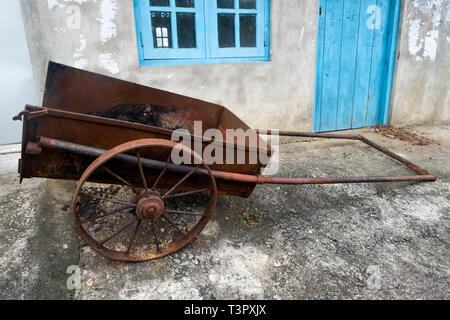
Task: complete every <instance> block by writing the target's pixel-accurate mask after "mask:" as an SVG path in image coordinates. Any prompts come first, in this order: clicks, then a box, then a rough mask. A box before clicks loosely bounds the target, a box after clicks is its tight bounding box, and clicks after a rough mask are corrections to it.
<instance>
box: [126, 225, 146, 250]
mask: <svg viewBox="0 0 450 320" xmlns="http://www.w3.org/2000/svg"><path fill="white" fill-rule="evenodd" d="M141 222H142V220H138V222H137V223H136V228H135V229H134V233H133V237H132V238H131V241H130V244H129V245H128V248H127V252H126V253H125V254H126V255H127V256H128V255H129V254H130V250H131V247H132V246H133V243H134V240H135V239H136V234H137V232H138V230H139V226H140V225H141Z"/></svg>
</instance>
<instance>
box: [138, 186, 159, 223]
mask: <svg viewBox="0 0 450 320" xmlns="http://www.w3.org/2000/svg"><path fill="white" fill-rule="evenodd" d="M136 213H137V216H138V218H139V219H141V220H149V221H154V220H156V219H158V218H159V217H161V215H162V214H163V213H164V202H163V201H162V199H161V195H160V194H159V193H158V192H149V193H148V194H147V195H143V196H142V197H140V199H139V200H138V202H137V207H136Z"/></svg>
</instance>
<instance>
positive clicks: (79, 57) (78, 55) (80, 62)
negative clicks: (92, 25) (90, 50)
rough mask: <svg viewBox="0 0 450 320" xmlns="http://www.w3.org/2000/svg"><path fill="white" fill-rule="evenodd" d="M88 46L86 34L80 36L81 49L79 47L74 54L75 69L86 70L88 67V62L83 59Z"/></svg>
mask: <svg viewBox="0 0 450 320" xmlns="http://www.w3.org/2000/svg"><path fill="white" fill-rule="evenodd" d="M86 46H87V41H86V38H85V37H84V34H80V47H78V48H77V49H76V52H75V53H74V54H73V57H74V66H75V68H79V69H84V68H86V67H87V65H88V61H87V59H84V58H83V51H84V50H85V49H86Z"/></svg>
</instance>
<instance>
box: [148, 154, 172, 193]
mask: <svg viewBox="0 0 450 320" xmlns="http://www.w3.org/2000/svg"><path fill="white" fill-rule="evenodd" d="M170 157H171V154H169V156H168V157H167V161H166V165H165V166H164V169H162V171H161V173H160V174H159V176H158V178H157V179H156V180H155V183H154V184H153V188H152V190H155V189H156V186H157V185H158V182H159V180H161V178H162V176H163V175H164V173H166V170H167V166H168V165H169V162H170Z"/></svg>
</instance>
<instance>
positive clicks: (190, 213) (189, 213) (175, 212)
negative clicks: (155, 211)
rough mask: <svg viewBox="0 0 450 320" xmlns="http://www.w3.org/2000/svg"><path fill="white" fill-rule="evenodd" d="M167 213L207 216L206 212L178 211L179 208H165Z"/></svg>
mask: <svg viewBox="0 0 450 320" xmlns="http://www.w3.org/2000/svg"><path fill="white" fill-rule="evenodd" d="M164 212H165V213H173V214H187V215H190V216H200V217H206V216H205V215H204V214H201V213H195V212H191V211H178V210H164Z"/></svg>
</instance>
